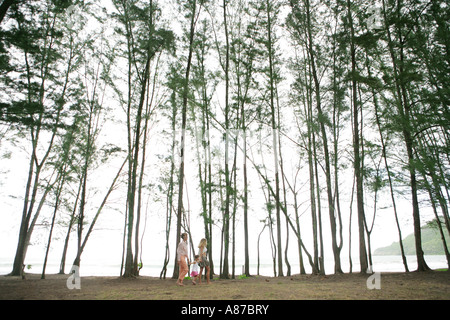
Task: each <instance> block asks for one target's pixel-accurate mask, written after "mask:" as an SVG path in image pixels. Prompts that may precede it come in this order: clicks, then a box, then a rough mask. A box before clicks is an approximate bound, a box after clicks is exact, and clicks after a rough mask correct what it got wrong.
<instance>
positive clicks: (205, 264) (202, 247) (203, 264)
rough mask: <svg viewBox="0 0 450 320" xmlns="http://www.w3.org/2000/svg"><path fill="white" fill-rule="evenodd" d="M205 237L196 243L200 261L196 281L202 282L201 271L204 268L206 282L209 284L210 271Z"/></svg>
mask: <svg viewBox="0 0 450 320" xmlns="http://www.w3.org/2000/svg"><path fill="white" fill-rule="evenodd" d="M206 245H207V242H206V239H205V238H203V239H202V240H200V244H199V245H198V255H199V256H200V262H199V264H198V265H199V267H200V277H199V280H198V283H199V284H201V283H202V272H203V268H205V269H206V282H207V283H208V284H209V283H210V281H209V272H210V268H209V261H208V257H207V256H206V251H207V249H206Z"/></svg>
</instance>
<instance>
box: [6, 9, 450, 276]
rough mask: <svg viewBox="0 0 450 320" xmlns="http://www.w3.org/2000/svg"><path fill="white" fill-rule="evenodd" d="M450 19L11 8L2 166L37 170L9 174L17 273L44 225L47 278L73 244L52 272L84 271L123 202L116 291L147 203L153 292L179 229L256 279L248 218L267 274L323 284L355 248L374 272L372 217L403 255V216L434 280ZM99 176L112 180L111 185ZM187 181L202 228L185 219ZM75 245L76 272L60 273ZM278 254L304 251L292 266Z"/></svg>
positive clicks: (434, 14) (133, 265)
mask: <svg viewBox="0 0 450 320" xmlns="http://www.w3.org/2000/svg"><path fill="white" fill-rule="evenodd" d="M449 21H450V8H449V5H448V2H447V1H444V0H430V1H427V0H376V1H368V0H356V1H350V0H325V1H317V0H109V1H106V0H33V1H31V0H26V1H17V0H3V1H2V3H1V5H0V73H1V76H0V88H1V89H0V154H1V157H2V158H1V161H2V162H7V161H9V158H10V157H11V153H14V152H15V151H16V150H24V151H25V152H26V154H27V156H28V159H27V164H28V165H27V166H26V167H17V168H15V170H20V171H21V172H27V178H26V181H25V184H24V185H23V188H22V191H21V194H16V195H15V196H16V197H17V198H18V199H20V201H21V204H22V207H21V208H17V212H16V213H15V214H17V221H20V228H19V233H18V239H17V249H16V251H15V252H16V253H15V258H14V263H13V269H12V271H11V275H20V274H21V273H22V272H23V266H24V261H25V258H26V253H27V248H28V246H29V244H30V241H31V239H32V238H33V236H34V234H33V231H35V227H36V225H37V224H39V223H40V221H41V220H42V219H44V218H45V220H46V222H47V228H46V231H45V232H46V237H47V239H46V240H45V243H46V248H47V251H46V255H45V258H44V268H43V270H42V277H43V278H44V277H45V265H46V263H47V257H48V253H49V248H50V247H51V246H52V245H53V243H52V241H63V242H64V250H63V253H62V257H61V267H60V272H61V273H64V272H67V268H70V266H71V265H76V266H79V265H80V264H81V265H82V254H83V250H84V248H85V246H86V244H87V243H88V242H89V238H90V236H91V234H92V233H93V232H95V225H96V223H97V221H98V219H99V217H100V216H101V215H102V211H104V210H105V207H106V206H107V205H108V202H109V199H110V196H111V195H112V194H116V195H117V194H118V193H120V196H116V198H117V197H119V198H120V199H123V200H121V201H122V202H121V203H120V205H118V206H119V207H120V209H119V210H120V211H121V212H122V213H123V225H122V226H121V228H122V230H123V248H121V249H122V250H123V259H122V266H121V270H120V274H121V275H122V276H124V277H133V276H137V275H139V270H140V268H141V267H142V261H140V257H141V237H142V235H143V232H144V231H145V225H146V224H147V225H148V224H151V223H152V222H151V219H152V218H151V216H149V217H147V215H146V212H147V211H148V210H151V208H152V206H155V205H158V206H162V207H163V208H164V211H165V218H164V219H165V222H166V223H165V230H164V234H165V239H166V243H165V259H164V261H161V265H162V270H161V277H164V278H165V277H166V276H167V272H168V271H169V272H172V270H168V268H167V266H168V265H169V264H172V263H173V264H174V265H175V267H174V269H173V274H168V276H173V277H175V276H177V273H178V268H177V262H176V258H175V251H176V245H177V243H178V242H179V241H180V234H181V233H182V232H188V233H189V232H190V223H189V221H190V217H189V216H190V215H196V216H199V217H201V219H202V222H203V224H204V235H205V237H206V238H207V240H208V254H209V255H210V261H213V255H214V256H219V255H220V264H219V265H212V269H213V270H212V271H213V272H214V273H216V274H219V275H220V277H221V278H229V277H234V276H235V274H236V259H237V258H239V259H241V260H243V261H244V268H245V270H244V272H245V274H246V275H250V268H249V265H250V258H249V250H254V248H255V247H256V246H257V245H256V244H255V243H250V240H249V239H250V237H249V215H250V213H251V212H252V210H255V208H252V206H255V205H257V206H258V208H257V210H260V211H262V210H263V211H264V213H262V217H263V218H261V219H262V220H261V225H260V226H257V228H258V229H259V230H260V231H259V232H261V233H263V232H265V234H269V237H270V243H271V249H272V250H271V252H264V254H269V255H271V259H272V260H273V270H274V275H276V276H285V275H290V274H291V273H294V272H295V273H297V272H300V273H305V265H309V266H310V267H311V270H312V272H313V273H319V274H324V273H325V267H324V248H325V247H327V246H329V245H330V247H331V249H332V255H333V261H334V272H335V273H341V272H344V270H343V268H342V262H343V261H342V259H343V258H342V257H343V255H344V252H343V250H349V248H351V247H352V246H356V247H357V248H358V255H357V256H356V257H354V256H352V255H351V254H350V272H352V271H354V270H352V261H353V260H355V261H357V262H358V263H359V265H360V268H358V270H357V271H358V272H367V270H368V269H369V267H370V266H371V265H372V250H373V248H372V247H371V241H370V240H371V233H372V231H373V227H374V221H375V218H376V216H377V214H378V211H380V210H381V209H382V208H384V209H386V208H389V212H392V214H393V215H394V217H395V221H396V228H397V230H398V240H399V241H400V244H401V239H402V228H401V227H402V222H401V217H405V215H407V216H408V218H411V219H412V221H413V226H414V237H415V246H416V256H417V267H418V270H419V271H426V270H428V269H429V267H428V266H427V263H426V261H425V259H424V254H423V250H422V248H421V223H423V222H424V220H423V216H421V213H422V211H423V210H424V208H426V209H427V210H428V212H433V214H434V216H433V217H432V218H433V219H434V218H435V219H436V221H437V222H438V229H439V231H440V234H441V238H442V239H443V244H444V249H445V254H446V259H447V262H448V263H449V264H450V253H449V248H448V244H446V243H445V237H444V236H445V234H446V233H447V234H448V233H450V221H449V204H450V190H449V189H450V170H449V169H450V110H449V106H450V91H449V90H450V77H449V75H450V52H449V50H450V36H449V35H450V29H449V27H450V26H449ZM108 128H113V131H114V132H113V133H108V134H106V137H105V131H106V130H107V129H108ZM155 132H158V134H156V133H155ZM157 136H158V137H157ZM108 137H109V139H108ZM117 137H120V138H117ZM155 150H156V151H155ZM151 153H153V154H156V156H157V158H158V162H157V163H155V162H154V160H152V159H153V158H151V157H150V156H149V154H151ZM188 159H189V160H188ZM185 160H187V161H186V162H185ZM152 161H153V163H152ZM150 166H151V167H153V170H152V172H155V169H154V168H155V167H156V168H157V169H156V170H157V171H159V174H158V176H155V175H154V174H153V173H152V174H151V175H150V174H149V171H148V168H149V167H150ZM99 171H102V172H108V174H107V177H108V179H109V180H108V179H107V180H101V184H102V185H99V179H98V175H97V174H96V173H97V172H99ZM1 174H2V175H4V173H1ZM192 177H195V179H193V178H192ZM0 179H1V180H3V177H2V176H0ZM2 183H3V184H5V185H7V184H8V181H3V182H2ZM187 185H189V186H192V187H190V189H189V191H192V192H194V190H195V192H197V193H198V197H196V198H197V199H196V200H197V201H199V202H201V205H200V207H201V212H190V211H189V210H188V206H189V204H188V203H187V201H186V191H187V190H186V186H187ZM94 194H95V196H96V198H95V199H96V200H98V199H100V200H99V201H93V200H92V197H93V195H94ZM256 194H260V195H262V197H263V199H264V203H255V202H254V201H252V198H253V197H254V196H255V195H256ZM405 200H406V201H407V202H408V203H409V207H405V206H403V207H402V208H401V212H400V208H399V207H398V203H399V201H405ZM19 212H21V213H22V215H21V218H19V217H20V213H19ZM438 217H441V218H438ZM147 218H148V221H147ZM428 218H429V217H428ZM237 221H239V228H241V229H243V231H242V233H243V235H244V236H243V239H244V240H243V241H242V242H239V243H238V242H237V241H236V234H237V233H238V232H241V230H239V231H238V230H237ZM325 223H326V224H327V225H326V226H325V225H324V224H325ZM352 223H353V224H354V226H356V227H355V228H354V230H357V233H356V234H355V233H352V232H351V231H352V229H353V227H354V226H352ZM56 228H59V229H60V230H61V229H64V233H65V236H64V237H63V238H58V240H55V238H54V237H53V236H52V235H53V234H54V232H55V229H56ZM217 230H220V231H217ZM325 230H327V231H326V232H329V233H330V234H329V235H327V236H326V235H325V234H324V232H325ZM304 233H308V234H311V235H312V236H310V237H309V236H308V237H305V236H302V235H303V234H304ZM174 235H175V238H176V239H175V238H174V237H173V236H174ZM260 235H261V234H260ZM289 235H291V237H289ZM292 235H294V236H295V238H293V237H292ZM190 239H191V243H190V246H191V247H192V248H194V247H196V244H195V243H192V237H190ZM198 240H199V239H198ZM71 241H73V242H76V244H77V245H76V255H75V256H76V258H75V260H74V261H70V262H67V263H66V257H67V255H68V252H67V250H68V248H69V242H71ZM195 241H197V240H195ZM326 241H330V243H325V242H326ZM293 243H294V244H293ZM236 246H240V247H242V248H244V250H243V252H244V256H243V257H236V254H235V253H236ZM288 246H297V247H298V263H299V265H300V270H292V269H291V266H290V263H289V259H288V257H287V254H286V252H287V248H288ZM258 248H259V243H258ZM147 250H151V249H147ZM401 251H402V258H403V263H404V267H405V270H406V271H408V270H409V267H408V265H407V261H406V257H405V253H404V251H403V247H401ZM345 253H346V254H347V252H345ZM349 253H350V250H349ZM259 256H260V253H259V252H258V260H259ZM352 259H353V260H352ZM345 271H347V270H345Z"/></svg>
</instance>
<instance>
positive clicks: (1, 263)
mask: <svg viewBox="0 0 450 320" xmlns="http://www.w3.org/2000/svg"><path fill="white" fill-rule="evenodd" d="M406 258H407V264H408V268H409V271H415V270H416V269H417V259H416V256H415V255H411V256H407V257H406ZM352 260H353V261H352V272H359V271H360V266H359V261H358V259H357V258H353V259H352ZM425 261H426V262H427V264H428V266H429V267H430V268H431V269H444V268H448V265H447V260H446V258H445V256H444V255H428V256H425ZM372 262H373V266H372V270H371V271H372V272H379V273H383V272H404V271H405V267H404V265H403V262H402V258H401V256H373V257H372ZM341 265H342V271H343V272H344V273H348V272H350V261H349V259H348V258H341ZM42 266H43V264H42V262H41V261H32V260H31V261H27V264H26V268H25V272H26V273H31V274H41V273H42ZM162 266H163V263H162V262H157V261H149V262H146V261H143V266H142V269H141V270H140V273H139V274H140V275H141V276H149V277H159V276H160V274H161V270H162ZM214 266H215V269H217V270H218V269H219V262H218V261H217V262H216V261H214ZM290 266H291V275H295V274H299V273H300V267H299V263H298V261H297V262H296V263H295V262H293V261H292V262H290ZM70 267H71V266H69V265H67V267H66V270H65V272H66V273H69V271H70ZM304 267H305V270H306V273H311V267H310V265H309V263H308V261H304ZM11 270H12V261H5V260H4V259H1V260H0V275H7V274H8V273H10V272H11ZM58 272H59V262H58V263H56V262H49V263H48V264H47V267H46V274H56V273H58ZM79 273H80V276H82V277H83V276H84V277H87V276H119V275H120V261H119V263H114V262H110V261H95V262H93V261H86V262H84V263H82V265H81V267H80V268H79ZM172 273H173V264H169V265H168V267H167V273H166V275H167V277H171V276H172ZM216 273H217V271H216ZM230 273H231V260H230ZM243 273H244V266H243V262H242V261H238V262H237V263H236V265H235V275H236V276H239V275H242V274H243ZM325 273H326V274H333V273H334V261H333V260H330V259H328V260H325ZM250 274H251V275H261V276H268V277H272V276H275V274H274V267H273V262H271V261H268V260H264V261H261V263H260V265H259V272H258V265H257V264H256V263H251V264H250ZM283 275H287V265H286V264H284V265H283Z"/></svg>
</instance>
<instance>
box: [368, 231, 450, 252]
mask: <svg viewBox="0 0 450 320" xmlns="http://www.w3.org/2000/svg"><path fill="white" fill-rule="evenodd" d="M444 233H445V240H446V243H447V247H448V248H449V247H450V237H449V236H448V232H447V231H446V230H444ZM403 248H404V250H405V254H406V255H415V254H416V246H415V244H414V234H410V235H408V236H407V237H406V238H405V239H404V240H403ZM422 249H423V252H424V254H426V255H445V252H444V246H443V244H442V239H441V234H440V233H439V230H437V229H435V228H431V227H428V226H427V227H422ZM373 254H374V255H377V256H387V255H401V251H400V244H399V243H398V242H394V243H392V244H391V245H390V246H387V247H383V248H378V249H376V250H375V252H374V253H373Z"/></svg>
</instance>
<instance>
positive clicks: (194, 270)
mask: <svg viewBox="0 0 450 320" xmlns="http://www.w3.org/2000/svg"><path fill="white" fill-rule="evenodd" d="M199 262H200V256H199V255H198V254H196V255H195V256H194V261H193V262H191V264H192V271H191V278H192V284H193V285H196V284H197V283H196V282H195V280H196V279H198V275H199V273H198V263H199Z"/></svg>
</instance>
